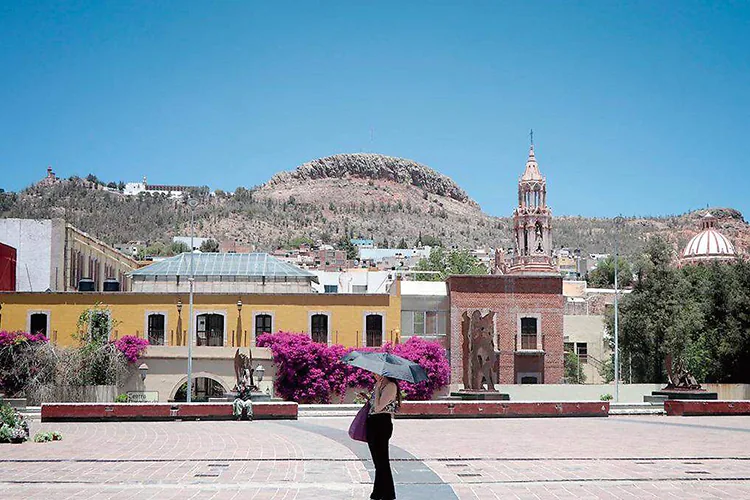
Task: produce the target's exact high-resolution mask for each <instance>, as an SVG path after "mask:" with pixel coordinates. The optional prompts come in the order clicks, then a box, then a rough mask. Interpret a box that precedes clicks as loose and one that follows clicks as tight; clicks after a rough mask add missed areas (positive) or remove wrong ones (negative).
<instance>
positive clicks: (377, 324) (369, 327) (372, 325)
mask: <svg viewBox="0 0 750 500" xmlns="http://www.w3.org/2000/svg"><path fill="white" fill-rule="evenodd" d="M365 344H366V346H367V347H380V346H381V345H383V316H381V315H380V314H368V315H367V316H366V317H365Z"/></svg>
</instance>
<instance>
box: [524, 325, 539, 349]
mask: <svg viewBox="0 0 750 500" xmlns="http://www.w3.org/2000/svg"><path fill="white" fill-rule="evenodd" d="M536 348H537V319H536V318H521V349H536Z"/></svg>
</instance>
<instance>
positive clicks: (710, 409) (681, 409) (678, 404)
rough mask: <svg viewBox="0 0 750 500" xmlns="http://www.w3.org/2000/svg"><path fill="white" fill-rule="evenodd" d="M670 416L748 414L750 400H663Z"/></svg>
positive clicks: (749, 411) (749, 413) (749, 412)
mask: <svg viewBox="0 0 750 500" xmlns="http://www.w3.org/2000/svg"><path fill="white" fill-rule="evenodd" d="M664 410H665V411H666V412H667V415H670V416H680V417H681V416H685V417H697V416H719V415H750V401H698V400H682V399H671V400H667V401H665V402H664Z"/></svg>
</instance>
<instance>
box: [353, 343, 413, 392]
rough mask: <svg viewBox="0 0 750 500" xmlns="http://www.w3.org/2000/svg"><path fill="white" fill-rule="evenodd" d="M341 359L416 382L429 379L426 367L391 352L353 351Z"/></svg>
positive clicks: (363, 367) (388, 375) (368, 369)
mask: <svg viewBox="0 0 750 500" xmlns="http://www.w3.org/2000/svg"><path fill="white" fill-rule="evenodd" d="M341 360H342V361H343V362H344V363H347V364H350V365H352V366H355V367H357V368H362V369H363V370H367V371H368V372H372V373H376V374H378V375H383V376H385V377H389V378H395V379H398V380H403V381H405V382H410V383H412V384H416V383H419V382H423V381H425V380H427V373H426V372H425V371H424V368H422V367H421V366H419V365H418V364H417V363H415V362H414V361H409V360H408V359H405V358H402V357H401V356H396V355H395V354H391V353H389V352H361V351H352V352H350V353H349V354H347V355H346V356H344V357H343V358H341Z"/></svg>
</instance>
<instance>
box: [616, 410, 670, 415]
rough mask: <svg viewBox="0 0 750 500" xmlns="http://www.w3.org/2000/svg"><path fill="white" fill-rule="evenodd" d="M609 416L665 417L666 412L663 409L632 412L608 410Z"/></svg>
mask: <svg viewBox="0 0 750 500" xmlns="http://www.w3.org/2000/svg"><path fill="white" fill-rule="evenodd" d="M609 414H610V415H666V414H667V412H666V411H664V409H658V408H648V409H646V408H644V409H633V410H617V409H615V410H609Z"/></svg>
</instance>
